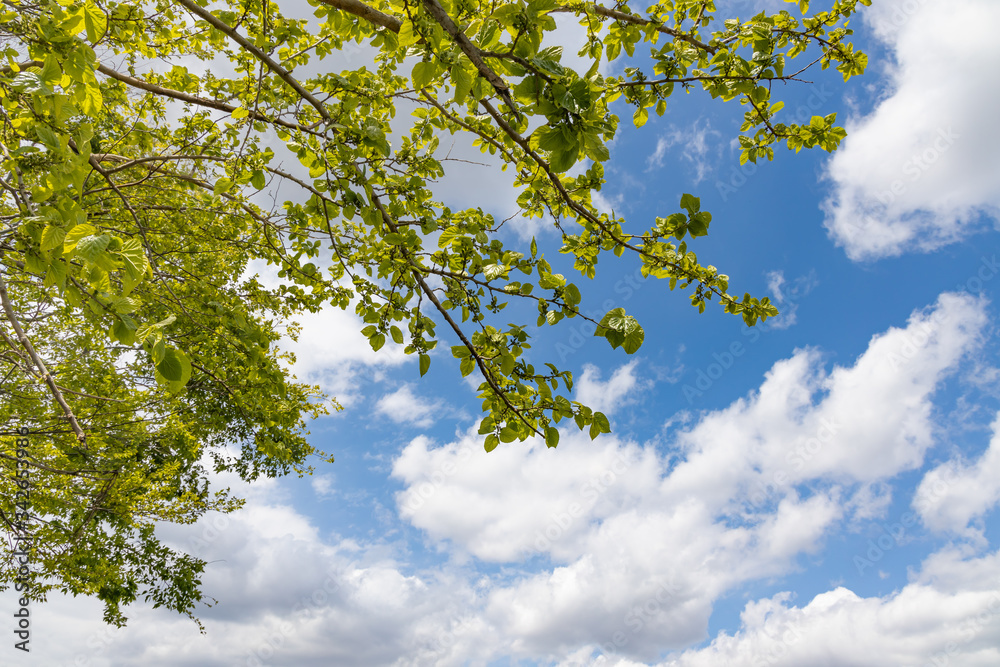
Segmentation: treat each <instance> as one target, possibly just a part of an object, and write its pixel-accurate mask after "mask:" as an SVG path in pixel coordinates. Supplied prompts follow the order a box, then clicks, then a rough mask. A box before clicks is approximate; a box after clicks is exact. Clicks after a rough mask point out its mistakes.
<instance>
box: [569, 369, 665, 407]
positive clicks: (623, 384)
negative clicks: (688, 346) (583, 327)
mask: <svg viewBox="0 0 1000 667" xmlns="http://www.w3.org/2000/svg"><path fill="white" fill-rule="evenodd" d="M638 364H639V362H638V360H632V361H630V362H629V363H627V364H625V365H623V366H620V367H619V368H618V369H617V370H615V372H614V373H612V374H611V377H610V378H609V379H608V380H607V382H602V381H601V370H600V369H599V368H597V366H594V365H593V364H585V365H584V367H583V374H582V375H580V377H579V378H578V379H577V380H576V382H575V383H574V385H573V391H574V392H575V393H576V400H577V401H579V402H580V403H583V404H584V405H586V406H589V407H590V408H593V409H594V410H599V411H601V412H604V413H606V414H611V413H613V412H615V411H617V410H618V408H619V407H621V406H623V405H625V404H626V403H628V402H631V401H634V400H636V398H637V397H636V396H635V393H636V392H637V391H640V390H642V389H644V388H646V387H648V386H650V383H649V382H643V381H642V380H641V379H639V377H638V376H637V374H636V366H638Z"/></svg>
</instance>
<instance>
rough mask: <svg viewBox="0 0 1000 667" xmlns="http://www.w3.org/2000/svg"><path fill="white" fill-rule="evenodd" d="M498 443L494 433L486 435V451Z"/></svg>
mask: <svg viewBox="0 0 1000 667" xmlns="http://www.w3.org/2000/svg"><path fill="white" fill-rule="evenodd" d="M499 444H500V440H499V439H498V438H497V437H496V435H494V434H492V433H491V434H489V435H488V436H486V442H485V443H484V447H485V448H486V451H487V452H492V451H493V450H494V449H496V448H497V446H498V445H499Z"/></svg>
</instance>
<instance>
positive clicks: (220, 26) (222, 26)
mask: <svg viewBox="0 0 1000 667" xmlns="http://www.w3.org/2000/svg"><path fill="white" fill-rule="evenodd" d="M176 1H177V3H178V4H181V5H183V6H184V7H186V8H187V10H188V11H189V12H191V13H192V14H195V15H196V16H198V17H199V18H201V19H202V20H204V21H205V22H206V23H208V24H209V25H211V26H212V27H213V28H215V29H216V30H218V31H219V32H221V33H222V34H224V35H226V36H227V37H229V38H230V39H231V40H233V41H234V42H236V43H237V44H239V45H240V46H241V47H243V48H244V49H245V50H246V51H247V52H248V53H250V54H251V55H253V57H254V58H256V59H257V60H259V61H260V62H262V63H264V64H265V65H267V68H268V69H269V70H271V71H272V72H274V73H275V74H276V75H277V76H278V78H279V79H281V80H282V81H284V82H285V83H287V84H288V85H289V86H290V87H291V88H292V90H294V91H295V92H296V94H298V96H299V97H301V98H302V99H304V100H306V101H307V102H309V104H311V105H312V106H313V107H314V108H315V109H316V111H318V112H319V115H320V116H321V117H322V118H323V120H325V121H326V122H328V123H329V122H332V120H333V119H332V118H330V114H329V112H328V111H327V110H326V107H325V106H323V103H322V102H320V101H319V100H318V99H316V98H315V97H314V96H313V94H312V93H310V92H309V91H308V90H306V89H305V88H304V87H303V86H302V84H301V83H299V82H298V80H297V79H295V77H293V76H292V75H291V73H290V72H289V71H288V70H286V69H285V68H284V67H282V66H281V65H279V64H278V63H277V62H276V61H275V60H274V59H273V58H271V57H270V56H269V55H267V54H266V53H264V52H263V51H261V50H260V49H259V48H257V47H256V46H254V44H253V43H252V42H250V41H249V40H248V39H247V38H246V37H244V36H243V35H241V34H240V33H238V32H236V30H235V29H234V28H232V27H230V26H229V25H227V24H226V23H224V22H223V21H222V19H220V18H218V17H217V16H215V15H214V14H212V13H211V12H209V11H208V10H207V9H205V8H204V7H199V6H198V5H197V4H196V3H195V2H194V0H176Z"/></svg>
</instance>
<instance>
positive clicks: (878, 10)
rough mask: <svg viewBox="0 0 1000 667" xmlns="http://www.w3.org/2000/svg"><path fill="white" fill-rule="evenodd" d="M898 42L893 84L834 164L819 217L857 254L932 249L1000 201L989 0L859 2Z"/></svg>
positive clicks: (999, 53) (882, 34) (888, 39)
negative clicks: (989, 78) (989, 77)
mask: <svg viewBox="0 0 1000 667" xmlns="http://www.w3.org/2000/svg"><path fill="white" fill-rule="evenodd" d="M862 15H863V16H864V17H865V21H866V23H867V25H868V26H869V27H870V28H871V29H872V30H873V32H874V33H875V35H876V36H877V37H878V38H879V39H881V40H882V41H883V42H884V43H885V44H886V46H887V47H888V49H890V51H891V52H892V53H893V55H894V57H895V60H894V62H893V63H892V64H891V65H889V67H888V71H887V72H886V77H887V78H888V84H887V87H888V94H887V95H886V96H885V98H884V99H882V100H880V101H879V102H878V103H877V105H876V106H875V108H874V110H873V111H872V112H871V113H870V114H869V115H867V116H864V117H861V118H856V119H854V120H852V121H850V122H849V123H848V124H847V129H848V137H847V139H846V140H845V143H844V144H843V146H842V147H841V149H840V150H839V151H838V152H837V153H836V154H835V156H834V157H833V159H832V160H831V161H830V164H829V172H828V176H829V178H830V180H831V181H832V183H833V186H834V192H833V194H832V196H831V197H830V198H829V199H828V200H827V201H826V203H825V205H824V208H825V210H826V222H825V225H826V227H827V229H828V230H829V232H830V235H831V236H832V237H833V239H834V240H835V241H836V243H837V244H839V245H841V246H843V247H844V249H845V250H846V252H847V254H848V255H849V256H850V257H851V258H853V259H874V258H878V257H884V256H892V255H899V254H901V253H903V252H906V251H912V250H917V251H927V250H932V249H934V248H937V247H940V246H942V245H944V244H947V243H951V242H954V241H956V240H958V239H960V238H963V237H964V236H966V235H968V234H970V233H972V232H973V231H974V230H976V229H977V228H979V227H981V226H982V222H983V220H984V219H985V218H987V217H991V218H994V219H995V218H996V217H997V216H998V213H1000V184H998V181H997V179H996V178H995V177H994V175H995V174H996V173H997V172H998V171H1000V129H998V128H997V125H996V122H995V118H996V116H997V112H998V109H1000V92H998V90H997V88H996V86H989V85H983V82H982V81H983V80H982V76H977V75H974V73H976V72H980V73H983V74H985V73H986V72H991V71H995V70H996V69H997V68H998V67H1000V42H998V41H997V40H996V39H995V35H994V31H993V28H992V27H993V26H994V25H996V24H997V22H998V21H1000V5H998V4H997V3H996V2H993V1H992V0H887V1H886V2H880V3H874V5H873V6H872V7H869V8H865V10H864V11H863V12H862Z"/></svg>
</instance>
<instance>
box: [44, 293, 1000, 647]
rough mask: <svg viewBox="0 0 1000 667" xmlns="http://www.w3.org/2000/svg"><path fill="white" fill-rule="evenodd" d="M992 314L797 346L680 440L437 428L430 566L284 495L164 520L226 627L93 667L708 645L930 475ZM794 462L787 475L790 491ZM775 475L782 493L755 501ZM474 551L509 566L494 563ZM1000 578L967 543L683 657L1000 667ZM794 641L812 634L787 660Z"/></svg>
mask: <svg viewBox="0 0 1000 667" xmlns="http://www.w3.org/2000/svg"><path fill="white" fill-rule="evenodd" d="M983 308H984V304H983V303H982V302H979V301H976V300H974V299H972V298H969V297H963V296H958V295H954V294H945V295H942V296H941V297H940V299H939V300H938V302H937V303H936V304H935V305H934V307H933V308H930V309H926V310H923V311H918V312H916V313H914V314H913V316H912V317H911V318H910V321H909V323H908V324H907V326H906V327H905V328H893V329H890V330H889V331H887V332H885V333H882V334H880V335H877V336H874V337H873V338H872V340H871V343H870V344H869V347H868V349H867V350H866V351H865V352H864V353H863V354H861V355H860V356H859V357H858V358H857V360H856V361H855V363H854V364H853V365H851V366H849V367H835V368H834V369H833V370H832V371H830V372H824V370H823V366H822V363H821V361H822V359H821V357H820V355H819V354H818V353H816V352H814V351H809V350H805V351H799V352H796V353H795V355H794V356H793V357H791V358H790V359H787V360H784V361H781V362H778V363H777V364H775V365H774V367H773V368H772V369H771V371H770V372H769V373H768V374H767V377H766V378H765V380H764V382H763V384H762V385H761V387H760V388H759V390H757V391H754V392H752V393H751V394H749V395H748V396H747V397H745V398H743V399H740V400H738V401H736V402H734V403H733V404H732V405H731V406H729V407H728V408H726V409H724V410H719V411H716V412H712V413H708V414H704V415H702V416H701V417H700V418H697V419H692V420H690V421H686V422H684V423H683V425H678V424H675V426H674V428H676V429H677V432H676V434H673V433H672V437H671V440H670V442H668V443H661V442H651V443H646V444H644V445H640V444H637V443H632V442H627V441H623V440H621V439H619V438H617V437H613V436H612V437H605V438H602V439H599V440H597V441H593V442H592V441H590V439H589V438H588V437H587V436H586V435H585V434H581V433H579V432H577V431H576V430H575V427H573V426H567V427H566V428H565V429H564V433H563V438H562V443H561V444H560V446H559V448H558V449H556V450H551V449H547V448H546V447H545V446H544V444H543V443H540V442H533V441H529V442H526V443H511V444H509V445H504V446H501V447H500V448H498V449H497V450H496V451H494V452H492V453H490V454H487V453H485V452H484V451H483V449H482V444H481V438H480V437H479V436H477V435H475V429H474V428H473V429H470V430H469V431H468V432H466V433H465V434H462V435H461V436H460V437H459V438H458V439H457V440H456V441H455V442H451V443H448V444H446V445H443V446H433V444H432V441H431V440H430V439H428V438H425V437H419V438H416V439H414V440H413V441H412V442H410V443H409V444H408V445H407V446H406V447H405V448H404V449H403V451H402V452H401V453H400V454H399V456H398V457H397V458H396V460H395V461H394V462H393V468H392V475H393V477H394V478H395V479H396V480H398V481H399V482H401V483H402V490H401V491H400V492H399V493H398V495H397V502H398V513H399V517H400V518H402V519H404V520H406V521H408V522H410V523H411V524H412V525H414V526H416V527H417V528H418V529H420V530H422V531H424V534H425V536H426V538H427V541H428V546H429V547H430V548H431V550H435V549H436V550H439V551H441V552H444V553H443V555H444V558H442V559H441V560H442V561H443V562H439V563H437V564H432V565H430V566H427V567H425V568H423V569H421V568H418V567H415V566H413V565H412V564H410V563H407V562H406V561H402V562H401V559H402V558H404V557H407V556H408V552H409V551H410V550H411V549H412V545H406V544H399V545H395V544H390V543H386V542H381V541H376V542H358V541H355V540H352V539H345V538H341V537H339V536H337V535H326V534H323V533H322V532H321V531H320V530H319V529H318V528H317V526H316V525H315V524H314V523H313V522H312V521H311V520H310V519H309V518H308V517H306V516H304V515H302V514H301V513H300V512H298V511H296V510H295V509H294V508H293V507H291V506H290V505H288V499H287V497H286V496H285V495H284V492H283V491H282V488H283V487H282V486H281V485H279V484H277V483H275V482H273V481H270V482H267V483H266V484H261V485H253V486H251V487H247V491H248V496H249V498H250V500H249V501H248V506H247V507H246V508H245V509H244V510H243V511H241V512H240V513H238V514H236V515H233V516H231V517H227V518H225V521H220V520H219V517H204V518H203V519H202V520H200V521H199V522H198V523H196V524H194V525H193V526H165V527H163V535H164V536H165V538H166V539H168V540H169V541H170V542H171V543H173V544H177V545H179V546H183V547H192V546H194V547H196V549H197V553H198V554H199V555H200V556H202V557H204V558H205V559H206V560H208V561H210V565H209V567H208V569H207V571H206V573H205V575H204V577H203V580H204V582H205V590H206V593H208V594H209V595H212V596H214V597H216V598H218V599H219V600H221V603H220V604H219V605H218V606H216V607H214V608H213V609H211V610H209V611H207V612H205V613H203V614H202V616H203V618H204V620H205V621H206V622H207V623H208V626H209V633H210V634H209V635H208V637H200V636H199V635H198V634H197V631H196V629H195V628H194V627H193V625H191V624H190V623H189V622H186V621H182V620H178V619H176V618H173V617H171V616H170V615H169V614H164V613H160V612H158V611H154V610H149V609H147V608H139V609H137V610H136V611H135V613H134V614H133V623H132V625H131V626H130V627H129V628H128V629H126V630H125V631H123V632H121V633H117V634H115V635H114V637H112V638H110V639H109V640H107V642H105V643H103V644H102V643H99V642H96V643H95V646H98V647H99V651H98V650H97V649H94V651H93V652H90V653H84V654H82V656H83V657H82V659H83V660H84V661H85V662H84V664H88V665H93V666H95V667H96V666H98V665H100V666H101V667H103V666H104V665H111V664H114V665H124V666H129V665H139V664H142V665H150V666H151V667H160V666H163V667H166V666H167V665H171V666H176V665H192V666H198V667H202V666H206V667H207V666H211V667H216V666H220V667H221V666H222V665H226V666H227V667H230V666H231V665H233V664H234V663H235V664H240V665H243V664H249V665H255V664H257V663H256V662H254V661H255V660H259V661H260V662H261V663H262V664H295V665H303V666H304V667H310V666H312V665H317V666H319V665H328V664H338V665H383V664H395V665H428V664H434V665H463V664H470V663H471V664H479V663H486V662H489V661H496V660H498V659H501V658H503V657H510V658H511V659H512V660H516V659H521V658H524V659H528V660H536V661H542V662H545V661H548V660H561V659H564V658H565V657H566V656H568V655H572V656H574V659H576V660H579V661H581V662H583V663H586V662H587V661H590V662H595V658H594V656H595V655H596V654H600V653H603V654H604V655H605V656H606V657H608V658H610V660H605V661H603V662H600V663H596V664H613V660H615V659H617V658H618V656H627V657H628V658H629V659H633V660H634V659H639V660H646V661H656V660H660V659H661V656H662V655H663V652H664V651H666V650H676V651H684V650H685V649H688V647H690V646H692V645H693V644H696V643H698V642H701V641H703V640H704V639H706V638H707V632H708V627H709V626H708V622H709V619H710V617H711V614H712V611H713V607H714V605H715V604H716V603H717V601H718V600H719V599H720V597H722V596H724V595H726V594H729V593H731V592H732V591H733V590H734V589H736V588H737V587H739V586H741V585H743V584H745V583H747V582H752V581H760V580H762V579H766V578H769V577H777V576H782V575H784V574H787V573H788V572H790V571H792V570H794V569H795V568H796V567H797V561H798V558H799V557H800V556H801V555H802V554H811V553H817V552H818V550H819V549H820V548H821V547H822V546H823V542H824V540H825V539H826V538H827V536H828V535H829V534H830V531H831V529H832V528H833V527H835V526H836V525H837V524H838V522H841V521H842V520H843V519H844V518H845V517H846V516H848V513H849V512H854V514H855V518H856V519H860V518H864V517H865V516H871V515H872V514H873V513H875V512H877V511H878V510H879V507H881V506H882V503H883V502H884V501H883V500H882V499H883V498H884V497H885V495H886V493H887V491H886V489H884V488H883V487H881V486H876V485H878V484H880V483H881V482H883V481H885V480H886V479H888V478H892V477H894V476H895V475H896V474H898V473H899V472H900V471H902V470H907V469H910V468H912V467H914V466H916V465H919V464H920V463H921V461H922V458H923V455H924V453H925V451H926V449H927V448H928V447H929V446H930V444H931V443H932V438H931V435H930V434H931V431H932V427H933V424H932V423H931V404H930V397H931V396H932V395H933V393H934V391H935V390H936V388H937V387H938V386H939V384H940V382H941V380H942V379H943V378H944V377H945V376H946V375H947V374H948V373H950V372H953V371H954V370H955V369H956V367H957V366H958V364H959V363H960V361H961V359H962V358H963V356H964V355H965V354H966V353H967V352H969V351H970V350H972V349H974V348H975V346H976V344H977V342H978V335H979V331H980V329H981V328H982V327H983V326H984V324H985V315H984V313H983ZM616 375H617V376H618V377H619V380H618V381H617V382H618V384H617V385H616V380H615V376H616ZM589 382H591V383H592V386H593V387H594V388H595V389H594V390H595V391H596V388H603V389H602V390H603V391H604V392H605V393H615V392H614V391H612V390H611V389H610V387H612V386H618V387H619V389H618V390H615V391H617V392H618V396H619V400H620V398H621V397H622V396H624V395H625V390H623V389H621V387H625V386H629V385H630V384H632V383H634V382H635V376H634V374H633V371H632V369H631V368H629V367H625V368H624V369H619V371H618V372H617V373H616V374H615V375H613V376H612V378H611V379H610V380H608V381H607V382H599V381H598V380H597V378H591V379H590V380H589ZM831 423H832V424H835V428H829V424H831ZM824 424H827V427H826V428H827V431H826V435H825V436H824V435H822V434H823V433H824V431H823V428H824ZM812 438H816V442H817V443H818V444H819V448H818V449H815V450H814V451H811V445H810V443H809V440H810V439H812ZM824 439H825V442H824ZM803 452H806V453H809V456H808V457H806V456H805V455H804V453H803ZM790 454H791V455H792V458H789V455H790ZM798 460H802V462H803V463H802V465H801V466H797V465H795V464H794V463H793V462H794V461H798ZM777 472H784V473H785V474H786V475H787V479H786V481H784V482H782V483H777V482H776V481H775V479H776V478H775V477H774V475H775V473H777ZM222 481H223V482H228V481H229V479H228V478H227V479H223V480H222ZM760 482H769V483H770V484H771V486H770V488H769V490H768V493H767V494H765V495H766V497H764V498H763V499H762V501H761V502H759V503H758V502H755V500H754V494H755V493H756V492H757V488H758V486H757V484H758V483H760ZM232 485H233V486H238V484H236V483H233V484H232ZM238 490H243V488H239V489H238ZM375 509H376V510H378V509H379V508H378V506H377V505H376V507H375ZM390 520H391V517H390ZM470 557H474V558H477V559H479V560H481V561H486V562H492V563H499V564H502V565H503V566H502V567H497V568H489V570H486V571H484V570H483V569H481V568H480V567H478V566H477V564H476V563H475V561H472V560H471V558H470ZM997 571H1000V556H998V555H997V554H993V555H988V556H983V557H981V558H979V559H969V558H968V556H967V555H963V554H962V553H960V552H958V551H954V550H951V551H944V552H940V553H938V554H935V555H934V556H932V557H931V558H929V559H928V560H927V562H926V563H925V564H924V567H923V569H922V572H921V574H920V575H919V576H916V577H915V578H914V579H913V581H912V582H911V583H910V584H909V585H908V586H906V587H905V588H904V589H902V590H901V591H899V592H898V593H894V594H892V595H888V596H885V597H882V598H861V597H859V596H858V595H856V594H855V593H853V592H851V591H848V590H847V589H843V588H838V589H835V590H833V591H829V592H827V593H823V594H821V595H818V596H817V597H816V598H814V599H813V600H812V601H810V602H809V603H808V604H806V605H805V606H803V607H794V606H791V605H792V598H791V597H790V596H788V595H779V596H776V597H771V598H769V599H765V600H758V601H755V602H752V603H750V604H749V605H748V606H747V608H746V610H745V612H744V614H743V617H742V628H741V629H740V630H739V632H737V633H736V634H734V635H728V634H721V635H719V636H717V637H716V638H715V639H714V641H712V643H711V644H710V645H709V646H708V647H706V648H703V649H700V650H687V651H686V652H685V653H683V654H681V655H678V656H676V658H677V662H676V663H673V664H677V665H690V666H696V665H716V664H734V665H742V664H746V665H751V666H752V667H755V666H756V665H757V664H759V662H754V657H755V656H765V657H766V658H767V659H770V658H772V657H773V658H774V661H773V662H771V663H769V664H775V665H812V664H827V665H837V666H839V665H843V666H844V667H847V666H848V665H852V666H853V665H859V664H861V665H867V664H871V665H875V664H916V662H915V661H917V660H923V659H926V657H927V656H928V655H931V654H932V652H934V651H938V650H944V647H946V646H947V645H948V642H954V643H955V644H956V646H958V647H959V649H960V651H959V653H958V654H957V658H953V659H952V662H950V663H949V664H951V665H955V664H961V665H968V666H969V667H973V666H977V667H978V665H986V664H996V662H997V660H998V659H1000V656H998V655H997V649H996V647H997V646H998V644H1000V643H998V636H997V628H998V627H1000V622H997V623H994V622H993V620H992V619H993V617H994V616H995V615H996V614H995V613H994V611H993V610H994V609H996V610H997V611H1000V587H998V586H997V585H995V584H994V583H993V582H995V581H996V576H997V575H996V572H997ZM994 599H995V600H996V603H995V604H994V602H993V600H994ZM55 604H56V605H57V606H56V607H55V611H54V612H53V615H52V616H49V618H58V619H59V620H60V621H66V622H67V623H68V624H69V625H68V627H67V628H65V629H60V630H59V631H58V632H59V636H61V637H67V638H70V639H72V641H73V642H74V643H72V644H69V643H67V642H50V643H47V644H43V645H42V646H40V648H41V649H42V650H41V651H40V652H39V653H38V654H36V655H33V656H31V657H32V658H33V659H34V660H39V661H41V662H43V663H44V664H64V663H72V661H73V660H75V658H76V656H77V653H79V652H80V651H81V648H80V647H81V646H86V645H87V640H86V637H87V634H88V632H93V631H94V628H96V627H97V625H98V624H99V620H97V619H95V618H92V617H93V613H92V612H93V610H94V605H93V603H92V602H91V601H89V600H81V601H79V602H77V601H68V600H65V599H57V600H56V602H55ZM990 605H994V606H993V607H991V606H990ZM63 610H66V611H63ZM984 610H985V611H984ZM46 613H48V612H46ZM984 613H986V614H987V615H986V617H985V618H986V620H977V619H983V618H984V617H983V614H984ZM59 614H63V615H62V616H59ZM85 614H89V615H90V617H88V616H87V615H85ZM98 616H99V614H98ZM67 619H69V620H67ZM997 621H1000V618H998V619H997ZM969 623H978V625H975V626H970V625H969ZM42 627H43V626H39V630H40V631H41V629H42ZM44 627H48V626H44ZM791 628H794V629H795V632H796V637H800V638H801V640H796V641H795V642H792V643H791V645H789V646H786V647H785V648H786V649H787V653H780V654H779V653H778V652H777V651H780V650H781V649H780V648H776V647H778V646H780V645H781V644H782V639H781V638H782V637H783V636H785V633H786V631H787V630H789V629H791ZM52 632H56V630H55V629H53V630H52ZM854 637H856V638H857V639H856V640H854V639H853V638H854ZM849 638H851V640H849ZM87 650H90V649H87ZM86 660H89V661H90V662H86ZM866 661H867V662H866ZM564 664H569V663H564ZM578 664H579V663H578ZM618 664H631V663H628V662H625V661H624V658H623V659H622V660H619V663H618ZM667 664H671V663H669V662H668V663H667Z"/></svg>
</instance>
